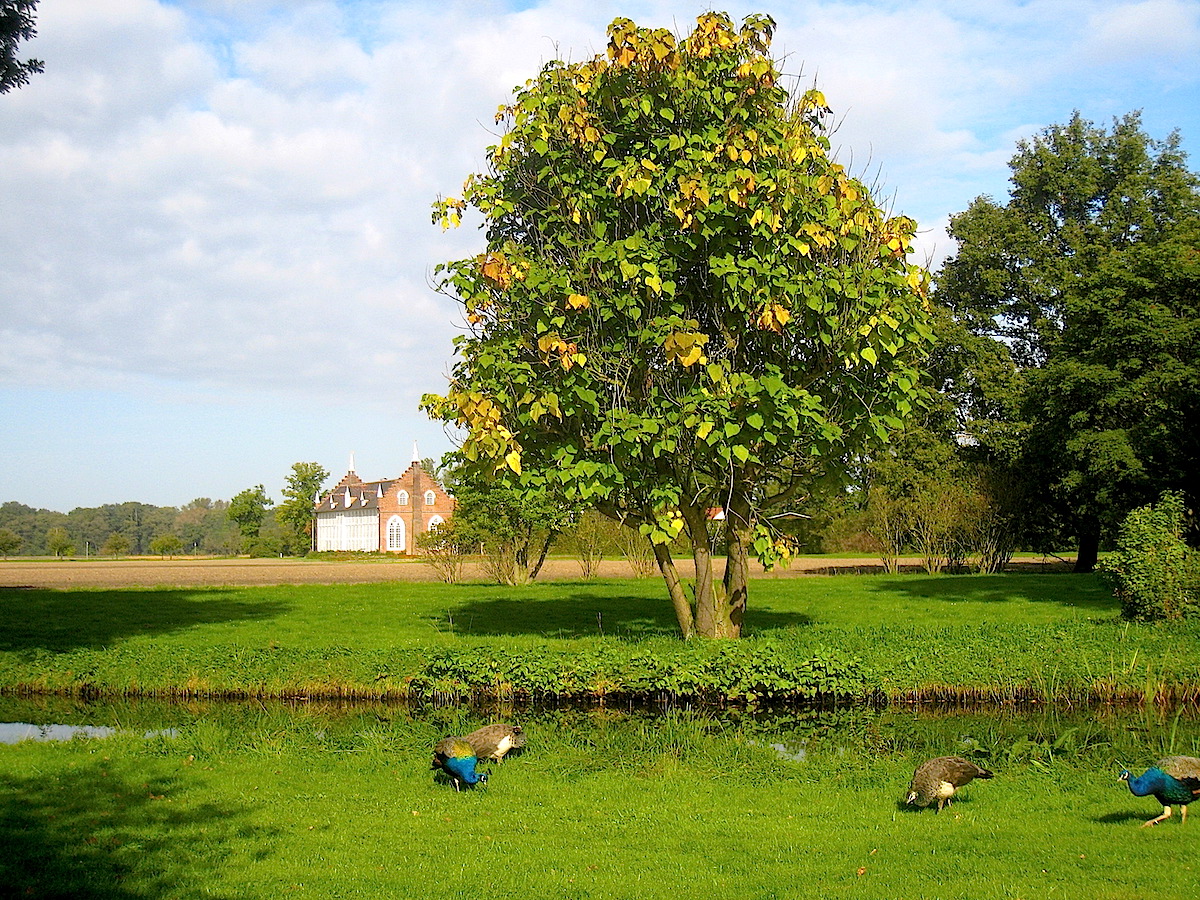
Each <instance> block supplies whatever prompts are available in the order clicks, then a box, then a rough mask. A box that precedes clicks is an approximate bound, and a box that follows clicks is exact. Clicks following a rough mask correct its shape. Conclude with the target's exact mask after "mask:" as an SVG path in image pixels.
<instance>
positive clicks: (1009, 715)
mask: <svg viewBox="0 0 1200 900" xmlns="http://www.w3.org/2000/svg"><path fill="white" fill-rule="evenodd" d="M10 702H11V701H10ZM84 712H87V711H84V710H79V712H78V714H81V715H82V714H84ZM13 713H17V714H20V715H24V716H26V717H27V718H32V717H33V715H34V713H33V711H31V710H29V709H25V710H24V711H18V710H14V709H12V708H11V707H10V708H9V709H8V710H7V714H8V715H12V714H13ZM90 714H91V716H92V717H93V721H94V717H95V716H97V715H99V716H100V717H101V718H104V717H106V716H111V719H110V721H115V722H119V723H120V724H121V726H122V728H123V730H124V731H123V734H121V735H118V736H115V737H109V738H104V739H96V738H92V739H76V740H73V741H68V742H60V743H35V742H25V743H21V744H18V745H15V746H0V783H2V784H3V788H4V789H3V792H2V794H0V796H2V797H3V801H2V803H3V808H2V809H0V842H2V844H3V846H4V848H5V852H4V853H3V854H0V884H3V885H5V886H6V890H7V891H8V893H6V894H4V895H5V896H12V897H18V896H30V897H72V898H83V900H88V898H151V897H153V898H160V897H161V898H167V897H170V898H193V897H194V898H201V897H224V898H235V897H236V898H247V900H256V898H277V897H291V896H296V897H321V898H327V897H335V898H341V897H362V898H385V897H387V898H392V897H448V898H451V897H470V898H475V897H479V896H502V895H508V896H511V895H520V896H528V897H539V898H541V897H544V898H629V897H638V898H650V900H657V898H663V900H666V898H678V897H681V896H694V895H709V896H719V897H730V898H825V897H857V898H898V897H904V898H984V900H988V898H1004V900H1016V898H1046V897H1058V896H1062V897H1089V898H1104V900H1116V898H1122V900H1134V898H1137V900H1154V898H1189V897H1195V896H1197V891H1198V890H1200V871H1198V869H1197V866H1198V862H1197V859H1196V852H1195V850H1196V831H1195V829H1196V828H1197V827H1198V826H1197V825H1196V824H1195V823H1189V824H1188V825H1187V826H1181V825H1180V824H1179V819H1178V816H1175V817H1173V819H1172V820H1170V821H1168V822H1166V823H1164V824H1162V825H1159V826H1157V827H1155V828H1153V829H1142V828H1140V827H1139V826H1140V824H1141V823H1142V822H1143V821H1145V820H1146V819H1148V818H1150V817H1151V816H1152V815H1155V814H1157V812H1159V811H1160V808H1159V807H1158V806H1157V805H1156V804H1155V802H1154V801H1153V799H1152V798H1149V799H1147V798H1135V797H1133V796H1132V795H1130V794H1129V792H1128V790H1127V789H1126V788H1125V786H1124V785H1123V784H1122V783H1121V782H1119V781H1118V780H1117V779H1116V777H1115V773H1116V765H1115V763H1116V762H1117V761H1118V760H1119V759H1121V758H1123V757H1129V758H1132V757H1134V756H1136V757H1137V762H1136V763H1132V762H1130V763H1129V764H1131V765H1134V764H1141V763H1143V762H1145V761H1146V760H1147V759H1149V758H1153V757H1154V756H1155V755H1156V754H1161V753H1162V752H1165V751H1167V750H1173V751H1187V752H1193V753H1194V752H1200V746H1198V737H1200V732H1198V731H1197V723H1196V722H1195V721H1194V720H1191V719H1188V720H1186V721H1181V720H1180V719H1177V718H1173V717H1170V716H1167V717H1158V716H1153V715H1152V716H1150V717H1148V718H1147V717H1144V716H1142V715H1141V714H1139V713H1132V714H1123V713H1118V712H1116V711H1108V712H1106V713H1101V714H1099V715H1097V714H1096V713H1095V712H1094V711H1093V712H1092V713H1089V714H1087V715H1074V714H1072V715H1067V716H1058V715H1054V714H1045V713H1039V714H1034V715H1030V714H1025V713H1017V712H1013V711H1008V712H1002V713H999V714H997V715H992V716H987V715H981V714H979V713H962V712H957V713H955V712H951V713H944V714H942V715H940V716H930V715H925V714H916V713H913V712H909V711H904V710H891V711H885V712H879V711H874V710H867V709H859V710H842V711H837V712H824V713H797V714H795V715H791V716H789V715H786V714H780V715H776V716H774V717H767V718H765V719H764V718H754V717H741V718H739V717H738V716H736V715H733V716H729V715H720V716H718V715H715V714H708V713H701V712H690V713H689V712H678V711H677V712H670V713H665V714H661V715H658V716H654V717H646V716H642V715H630V714H628V713H624V712H621V711H614V710H605V709H592V710H543V711H540V712H531V711H525V712H523V713H522V712H520V711H518V716H519V717H520V718H521V719H522V721H524V723H525V725H526V729H527V732H528V734H529V739H530V743H529V748H528V750H527V751H526V752H525V753H523V754H522V755H521V756H518V757H514V758H510V759H509V760H507V761H506V762H504V763H503V764H501V765H499V766H496V767H494V768H493V770H492V773H491V778H490V781H489V784H488V786H487V787H486V788H484V789H478V790H474V791H469V792H466V791H464V792H463V793H455V792H454V791H453V790H452V789H450V788H449V787H448V786H446V785H444V784H439V783H436V782H435V781H434V779H433V778H432V776H431V773H430V771H429V769H428V760H429V750H430V747H431V746H432V743H433V741H434V740H436V739H437V737H440V736H441V734H443V733H445V732H447V731H451V732H454V731H465V730H466V729H467V728H468V727H471V726H474V725H475V724H477V723H478V722H480V721H484V720H486V719H487V718H489V717H492V716H494V711H482V710H468V709H463V708H456V709H427V710H412V709H404V708H395V707H385V706H378V707H372V708H368V709H351V710H347V709H341V710H337V709H333V710H327V709H321V708H319V707H317V708H314V707H309V706H304V707H299V708H292V709H286V708H285V709H280V708H276V707H274V706H272V705H268V704H241V705H237V704H216V705H214V706H196V707H192V708H191V709H176V710H175V711H174V712H173V713H168V714H166V716H167V719H170V720H171V730H170V731H169V732H167V733H157V734H154V733H152V735H151V736H150V737H146V736H145V734H146V732H145V731H143V730H142V729H143V728H145V727H146V726H148V725H152V724H158V725H161V724H163V723H164V720H163V719H162V718H161V717H158V718H156V717H155V716H152V715H149V714H147V713H146V712H145V711H144V710H139V709H138V708H137V707H136V706H135V707H133V708H124V709H122V708H119V707H118V708H116V710H115V711H114V710H112V709H109V711H108V712H104V711H96V710H92V711H90ZM56 715H59V716H61V715H62V714H61V713H57V714H56ZM161 715H162V714H160V716H161ZM946 752H964V753H970V754H971V755H972V756H974V758H976V759H978V760H980V761H981V762H982V763H983V764H985V765H988V766H989V767H991V768H992V769H993V770H994V771H995V772H996V777H995V778H994V779H991V780H989V781H977V782H974V783H972V784H971V785H969V786H967V787H966V788H965V789H964V790H963V791H962V792H961V793H960V796H959V798H958V799H956V800H955V801H954V802H953V803H952V805H951V806H949V807H947V808H946V809H945V810H944V811H942V812H940V813H936V812H934V811H933V810H932V809H929V810H924V811H920V812H915V811H912V810H909V809H906V808H903V807H902V806H901V805H900V803H899V799H900V798H901V796H902V794H903V792H904V789H905V786H906V784H907V782H908V779H909V778H910V777H911V773H912V770H913V768H915V766H916V765H917V764H918V763H919V762H921V761H922V760H923V759H925V758H927V757H928V756H931V755H938V754H941V753H946ZM1126 761H1128V760H1126Z"/></svg>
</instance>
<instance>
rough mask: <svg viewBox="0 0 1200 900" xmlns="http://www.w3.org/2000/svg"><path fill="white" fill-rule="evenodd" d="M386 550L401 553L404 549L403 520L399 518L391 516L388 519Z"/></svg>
mask: <svg viewBox="0 0 1200 900" xmlns="http://www.w3.org/2000/svg"><path fill="white" fill-rule="evenodd" d="M387 548H388V550H391V551H403V550H404V549H405V548H404V520H403V519H401V518H400V517H399V516H392V517H391V518H390V519H388V529H387Z"/></svg>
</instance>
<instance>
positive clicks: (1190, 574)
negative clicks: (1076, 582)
mask: <svg viewBox="0 0 1200 900" xmlns="http://www.w3.org/2000/svg"><path fill="white" fill-rule="evenodd" d="M1183 527H1184V504H1183V495H1182V494H1179V493H1165V494H1163V495H1162V496H1161V497H1160V498H1159V500H1158V503H1156V504H1152V505H1150V506H1143V507H1141V508H1139V509H1135V510H1134V511H1133V512H1131V513H1130V514H1129V515H1128V516H1126V518H1125V521H1124V522H1122V523H1121V530H1120V533H1119V534H1118V536H1117V549H1116V552H1115V553H1112V554H1110V555H1109V556H1108V557H1107V558H1106V559H1104V560H1102V561H1101V563H1100V565H1099V566H1097V569H1098V570H1099V571H1100V572H1101V573H1102V574H1103V575H1104V577H1105V579H1106V580H1107V581H1108V582H1109V583H1110V584H1111V585H1112V588H1113V593H1114V594H1115V595H1116V597H1117V599H1118V600H1120V601H1121V612H1122V614H1123V615H1124V616H1125V617H1126V618H1129V619H1135V620H1138V621H1152V620H1156V619H1182V618H1185V617H1188V616H1194V615H1196V614H1197V613H1198V612H1200V591H1198V587H1200V579H1198V574H1200V566H1198V562H1197V558H1196V553H1195V552H1194V551H1193V550H1191V549H1190V548H1189V547H1188V546H1187V544H1186V543H1184V540H1183Z"/></svg>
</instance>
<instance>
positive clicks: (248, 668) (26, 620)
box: [0, 574, 1200, 702]
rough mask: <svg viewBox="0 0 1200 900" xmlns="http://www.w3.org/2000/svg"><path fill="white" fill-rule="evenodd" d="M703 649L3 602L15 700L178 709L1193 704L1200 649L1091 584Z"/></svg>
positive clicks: (825, 603) (410, 619)
mask: <svg viewBox="0 0 1200 900" xmlns="http://www.w3.org/2000/svg"><path fill="white" fill-rule="evenodd" d="M751 596H752V606H751V610H750V613H749V617H748V620H747V631H748V632H749V633H750V635H751V636H750V637H749V638H748V639H746V640H744V641H742V642H738V643H736V645H731V644H721V643H717V644H713V643H711V642H692V643H689V644H684V643H682V642H680V641H678V640H677V639H675V637H674V634H675V621H674V617H673V615H672V612H671V610H670V608H669V606H668V604H667V603H666V601H665V600H664V599H663V598H662V596H661V590H660V588H659V585H658V583H657V582H656V581H654V580H652V579H650V580H638V579H612V580H604V581H560V582H552V583H545V584H535V585H531V586H528V587H525V588H519V589H514V588H504V587H498V586H492V585H484V584H462V585H442V584H431V583H415V584H414V583H399V582H396V583H377V584H362V585H282V586H269V587H222V588H217V587H209V588H198V589H185V588H137V589H124V590H107V589H104V590H47V589H0V689H3V690H5V691H8V692H14V691H16V692H20V691H36V692H67V693H70V692H75V693H126V694H137V693H151V694H168V695H180V694H185V695H194V696H195V695H198V696H203V695H224V694H245V695H255V696H310V697H314V696H335V697H336V696H343V697H404V696H438V697H442V698H446V699H453V698H461V697H464V696H471V695H488V694H496V695H500V696H506V695H512V696H517V697H521V696H535V697H536V696H543V697H552V696H567V697H597V696H608V697H610V698H613V697H625V696H627V695H630V694H633V695H638V696H640V697H675V698H680V697H700V698H709V699H717V700H723V699H735V700H743V699H747V700H760V701H761V700H772V699H797V698H806V699H813V698H816V697H821V698H824V699H830V698H833V699H870V698H872V697H873V698H879V697H888V698H892V699H903V698H952V697H958V698H962V699H1007V700H1028V699H1055V698H1058V699H1073V700H1079V699H1126V700H1128V699H1147V700H1158V701H1159V702H1164V701H1171V700H1179V699H1194V698H1195V697H1196V695H1197V692H1198V688H1200V641H1198V640H1197V638H1198V637H1200V629H1198V628H1197V626H1195V625H1184V626H1146V625H1130V624H1127V623H1125V622H1122V621H1121V620H1120V618H1119V616H1118V609H1117V605H1116V602H1115V600H1113V599H1112V598H1111V596H1110V595H1109V594H1108V592H1107V590H1106V589H1105V588H1104V586H1103V585H1102V584H1101V582H1100V581H1099V580H1098V579H1097V578H1095V577H1093V576H1074V575H1057V574H1055V575H1039V574H1023V575H996V576H955V577H950V576H918V575H899V576H886V575H871V576H856V577H848V576H809V577H804V578H788V579H760V580H758V581H756V582H755V583H754V586H753V591H752V595H751Z"/></svg>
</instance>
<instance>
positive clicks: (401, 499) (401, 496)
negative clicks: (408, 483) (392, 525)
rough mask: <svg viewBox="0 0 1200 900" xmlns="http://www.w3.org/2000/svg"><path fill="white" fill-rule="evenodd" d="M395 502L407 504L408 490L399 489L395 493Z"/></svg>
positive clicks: (402, 504)
mask: <svg viewBox="0 0 1200 900" xmlns="http://www.w3.org/2000/svg"><path fill="white" fill-rule="evenodd" d="M396 504H397V505H398V506H408V491H400V493H398V494H396Z"/></svg>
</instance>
